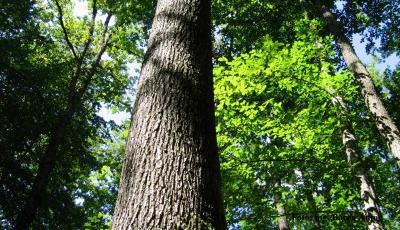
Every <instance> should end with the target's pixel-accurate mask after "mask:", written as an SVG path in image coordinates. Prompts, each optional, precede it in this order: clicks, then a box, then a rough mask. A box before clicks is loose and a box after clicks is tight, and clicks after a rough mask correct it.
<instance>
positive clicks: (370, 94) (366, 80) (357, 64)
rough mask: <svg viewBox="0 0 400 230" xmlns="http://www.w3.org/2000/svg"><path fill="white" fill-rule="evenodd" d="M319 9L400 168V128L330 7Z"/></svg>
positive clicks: (322, 6)
mask: <svg viewBox="0 0 400 230" xmlns="http://www.w3.org/2000/svg"><path fill="white" fill-rule="evenodd" d="M319 8H320V10H321V12H322V17H323V18H324V20H325V21H326V23H327V24H328V27H329V30H330V32H331V33H332V34H333V35H334V36H335V40H336V42H337V44H338V45H339V47H340V50H341V53H342V55H343V58H344V61H345V62H346V65H347V67H348V68H349V69H350V70H351V71H352V72H353V73H354V76H355V77H356V78H357V80H358V82H359V83H360V85H361V89H362V90H361V93H362V95H363V97H364V101H365V104H366V106H367V107H368V109H369V111H370V112H371V114H372V116H373V117H374V120H375V124H376V127H377V128H378V130H379V132H380V134H381V135H382V136H383V137H384V139H385V140H386V144H387V146H388V148H389V150H390V152H392V154H393V155H394V158H395V160H396V162H397V164H398V166H399V167H400V132H399V129H398V127H397V126H396V124H395V123H394V121H393V120H392V118H391V117H390V116H389V114H388V112H387V110H386V108H385V107H384V105H383V103H382V101H381V99H380V98H379V95H378V94H377V93H376V90H375V87H374V84H373V82H372V80H371V77H370V75H369V73H368V71H367V69H366V68H365V66H364V65H363V64H362V62H361V61H360V59H359V58H358V56H357V54H356V53H355V51H354V49H353V47H352V45H351V43H350V41H349V39H348V38H347V37H346V35H345V34H344V32H343V29H342V26H341V25H339V24H338V22H337V21H336V17H335V16H334V15H333V14H332V13H331V12H330V11H329V8H328V7H326V6H324V5H320V4H319Z"/></svg>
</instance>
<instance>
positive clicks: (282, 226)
mask: <svg viewBox="0 0 400 230" xmlns="http://www.w3.org/2000/svg"><path fill="white" fill-rule="evenodd" d="M280 187H281V183H280V181H278V182H277V183H276V184H275V188H280ZM272 198H273V201H274V204H275V207H276V210H277V211H278V215H279V217H278V226H279V230H289V229H290V228H289V221H288V219H287V216H286V209H285V207H284V206H283V204H282V203H281V193H280V192H279V191H277V192H275V193H274V195H273V197H272Z"/></svg>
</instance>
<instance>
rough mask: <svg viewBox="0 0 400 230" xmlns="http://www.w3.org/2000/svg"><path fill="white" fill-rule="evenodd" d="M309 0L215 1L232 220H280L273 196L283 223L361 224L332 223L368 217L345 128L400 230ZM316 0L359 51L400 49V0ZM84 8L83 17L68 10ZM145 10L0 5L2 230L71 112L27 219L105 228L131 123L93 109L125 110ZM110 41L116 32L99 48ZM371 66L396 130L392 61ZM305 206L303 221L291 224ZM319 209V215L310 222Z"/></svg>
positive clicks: (386, 162)
mask: <svg viewBox="0 0 400 230" xmlns="http://www.w3.org/2000/svg"><path fill="white" fill-rule="evenodd" d="M316 2H318V1H244V0H232V1H220V0H214V1H213V14H214V15H213V24H214V33H213V35H214V51H215V52H214V60H215V62H214V65H215V66H214V91H215V105H216V120H217V127H216V129H217V135H218V146H219V150H220V162H221V167H222V178H223V190H224V202H225V207H226V218H227V222H228V226H229V227H230V228H231V229H276V228H277V221H278V219H279V217H280V216H279V214H278V211H277V206H278V204H279V205H282V206H283V207H284V209H285V210H286V213H287V216H286V217H287V218H288V220H289V225H290V227H291V228H294V227H296V228H297V229H363V228H366V226H367V223H366V222H365V221H344V220H335V219H332V216H334V214H338V215H339V214H340V215H342V216H345V215H354V214H357V215H359V216H360V215H361V216H362V213H363V212H362V206H363V202H362V200H361V198H360V194H359V193H360V192H359V190H360V189H359V183H358V180H357V177H356V176H355V175H354V173H353V171H352V170H353V168H354V166H352V165H349V164H348V162H347V161H346V154H345V146H344V145H343V143H342V135H343V130H344V128H345V126H346V125H347V124H351V125H352V127H353V129H354V133H355V136H356V137H357V139H358V146H357V147H358V148H359V149H360V150H361V152H362V155H363V156H362V157H363V160H364V161H365V162H366V166H365V167H366V169H367V171H368V172H369V174H370V175H371V178H372V181H373V183H374V186H375V188H376V193H377V194H376V195H377V197H378V198H379V205H380V207H381V209H380V211H381V212H382V215H383V219H384V222H385V227H386V228H387V229H399V228H400V211H399V209H398V207H399V206H400V197H399V195H398V191H399V190H400V173H399V168H398V166H396V162H395V159H394V158H393V157H392V155H391V154H390V152H389V151H388V148H387V146H386V145H385V142H384V140H383V138H382V137H381V136H380V135H378V131H377V129H376V127H375V125H374V123H373V119H372V118H371V114H370V112H369V111H368V108H366V106H365V105H364V102H363V99H362V97H361V93H360V92H361V90H362V89H361V88H360V86H359V85H358V84H357V82H356V80H355V78H354V76H353V74H352V73H351V72H349V71H348V70H347V69H346V68H345V66H344V64H343V62H342V58H341V55H340V53H339V52H338V47H337V46H336V44H335V43H334V42H333V41H334V39H333V37H332V36H330V35H329V33H328V31H327V29H326V25H325V24H324V22H323V21H322V20H321V19H320V18H319V16H318V15H319V13H318V10H317V9H316V5H315V4H316ZM321 2H323V3H325V4H326V5H327V6H329V7H330V8H331V9H332V11H333V12H334V13H336V14H337V16H338V19H339V21H340V22H341V24H342V26H343V28H344V29H345V32H346V34H347V35H348V36H352V35H354V34H356V33H359V34H361V36H362V37H363V39H364V40H366V41H367V42H368V45H367V47H366V48H367V50H368V51H369V52H371V53H374V54H376V55H377V56H381V57H386V56H387V55H389V54H392V53H395V54H396V53H398V52H399V49H400V48H399V47H400V37H399V36H400V31H399V28H400V26H399V20H398V18H399V16H400V15H399V12H400V9H399V7H400V4H399V3H398V1H393V0H384V1H375V0H368V1H356V0H348V1H321ZM82 4H83V5H85V6H86V7H87V10H86V11H85V13H84V14H82V15H77V14H76V10H77V5H82ZM154 6H155V1H136V0H129V1H126V2H123V3H121V2H118V1H108V0H97V1H96V0H89V1H67V0H59V1H56V0H50V1H41V0H38V1H30V0H19V1H16V0H15V1H8V0H0V50H1V52H2V57H1V58H0V228H4V229H11V228H13V226H14V225H15V223H16V221H17V217H18V215H19V214H20V212H21V210H23V209H24V207H25V206H26V202H27V199H28V197H29V196H30V193H31V190H32V187H33V185H34V183H35V177H36V176H37V175H38V174H39V171H40V170H39V168H40V165H41V162H42V161H43V159H46V157H47V155H46V149H47V148H48V146H49V145H50V143H51V141H50V140H51V138H52V135H53V133H54V132H55V131H54V130H57V127H59V125H60V121H62V119H61V118H62V117H63V114H65V113H66V112H68V111H70V108H73V109H72V110H73V113H72V114H71V119H70V120H69V121H68V124H66V126H65V131H64V132H63V138H62V141H61V143H60V145H59V146H57V148H56V151H57V153H58V154H57V157H56V160H55V163H54V168H53V170H52V172H51V174H50V177H49V180H48V183H47V186H46V188H45V192H44V194H43V195H42V196H43V197H44V198H43V199H41V200H40V206H39V208H38V209H37V211H36V212H35V218H34V221H33V223H32V224H31V227H32V228H33V229H43V228H44V229H107V228H110V226H111V221H112V214H113V208H114V202H115V200H116V194H117V190H118V183H119V173H120V171H121V164H122V159H123V152H124V146H125V144H126V143H125V141H126V138H127V135H128V131H127V130H128V127H129V121H125V122H124V123H123V124H121V125H117V124H116V123H115V122H113V121H108V119H104V118H103V117H102V116H101V115H100V113H99V111H100V109H101V108H103V109H104V108H107V109H108V110H113V111H114V112H118V111H125V112H130V107H131V103H132V96H133V94H134V89H133V88H134V83H135V81H136V78H135V77H134V76H133V75H134V73H133V71H132V68H131V66H132V65H133V64H132V63H134V62H136V63H140V62H141V60H142V58H143V50H144V49H145V45H146V39H147V36H148V34H149V33H148V31H149V29H150V25H151V17H152V13H153V10H154ZM104 35H110V40H109V43H107V45H106V46H104V52H103V53H101V52H102V49H103V48H102V47H103V44H104V41H105V40H106V38H107V36H104ZM359 47H360V46H356V48H359ZM100 53H101V55H100V57H99V54H100ZM96 59H98V62H97V64H96ZM373 64H374V63H373ZM373 64H372V65H370V66H369V71H370V74H371V75H372V77H373V80H374V84H375V86H376V89H377V91H378V92H379V96H380V98H381V99H382V100H383V102H384V105H385V107H386V108H387V110H388V112H389V113H390V115H391V116H392V118H393V120H394V121H395V122H396V124H397V126H398V127H399V126H400V110H399V103H400V66H399V65H398V66H397V68H395V69H394V70H379V69H377V67H376V66H375V65H373ZM375 64H376V63H375ZM128 67H129V68H128ZM76 73H78V74H76ZM90 73H92V76H91V77H90V78H86V77H85V76H89V75H90ZM74 79H75V80H74ZM71 86H74V87H75V88H74V87H71ZM75 92H76V93H77V95H80V97H79V99H77V100H76V101H75V100H71V98H74V97H73V96H71V95H73V94H74V93H75ZM337 96H340V97H341V98H342V99H343V100H344V101H345V102H346V105H347V107H348V110H349V111H348V113H347V116H346V117H344V116H343V114H342V113H341V108H340V107H339V106H338V105H337V104H335V103H334V102H333V98H335V97H337ZM71 101H73V102H74V103H73V104H74V106H72V107H71ZM72 110H71V111H72ZM61 123H62V122H61ZM303 214H304V215H307V218H305V220H301V219H299V218H297V219H296V218H292V217H295V216H296V215H297V216H298V215H303ZM323 215H325V216H326V217H327V219H325V220H322V219H318V217H321V216H323Z"/></svg>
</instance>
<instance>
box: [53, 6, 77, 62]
mask: <svg viewBox="0 0 400 230" xmlns="http://www.w3.org/2000/svg"><path fill="white" fill-rule="evenodd" d="M55 3H56V6H57V11H58V17H57V18H58V21H59V22H60V26H61V28H62V30H63V33H64V37H65V41H66V42H67V44H68V46H69V49H70V50H71V52H72V54H73V55H74V57H75V60H78V55H77V54H76V52H75V48H74V46H73V45H72V43H71V41H70V40H69V37H68V32H67V28H66V27H65V25H64V14H63V11H62V8H61V6H60V3H59V2H58V0H55Z"/></svg>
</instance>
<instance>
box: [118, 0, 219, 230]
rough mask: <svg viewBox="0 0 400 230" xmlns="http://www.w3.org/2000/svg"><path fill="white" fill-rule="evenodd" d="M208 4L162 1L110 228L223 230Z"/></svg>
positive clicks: (201, 0) (204, 0) (194, 0)
mask: <svg viewBox="0 0 400 230" xmlns="http://www.w3.org/2000/svg"><path fill="white" fill-rule="evenodd" d="M210 8H211V6H210V1H209V0H159V1H158V4H157V9H156V15H155V18H154V21H153V26H152V30H151V34H150V38H149V44H148V50H147V52H146V55H145V59H144V63H143V66H142V71H141V76H140V81H139V85H138V93H137V99H136V102H135V105H134V109H133V118H132V126H131V128H130V135H129V139H128V145H127V148H126V152H125V160H124V166H123V170H122V177H121V183H120V188H119V194H118V200H117V203H116V209H115V212H114V217H113V229H225V228H226V226H225V220H224V214H223V207H222V197H221V192H220V172H219V163H218V155H217V145H216V134H215V121H214V104H213V86H212V84H213V80H212V64H211V18H210Z"/></svg>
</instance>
